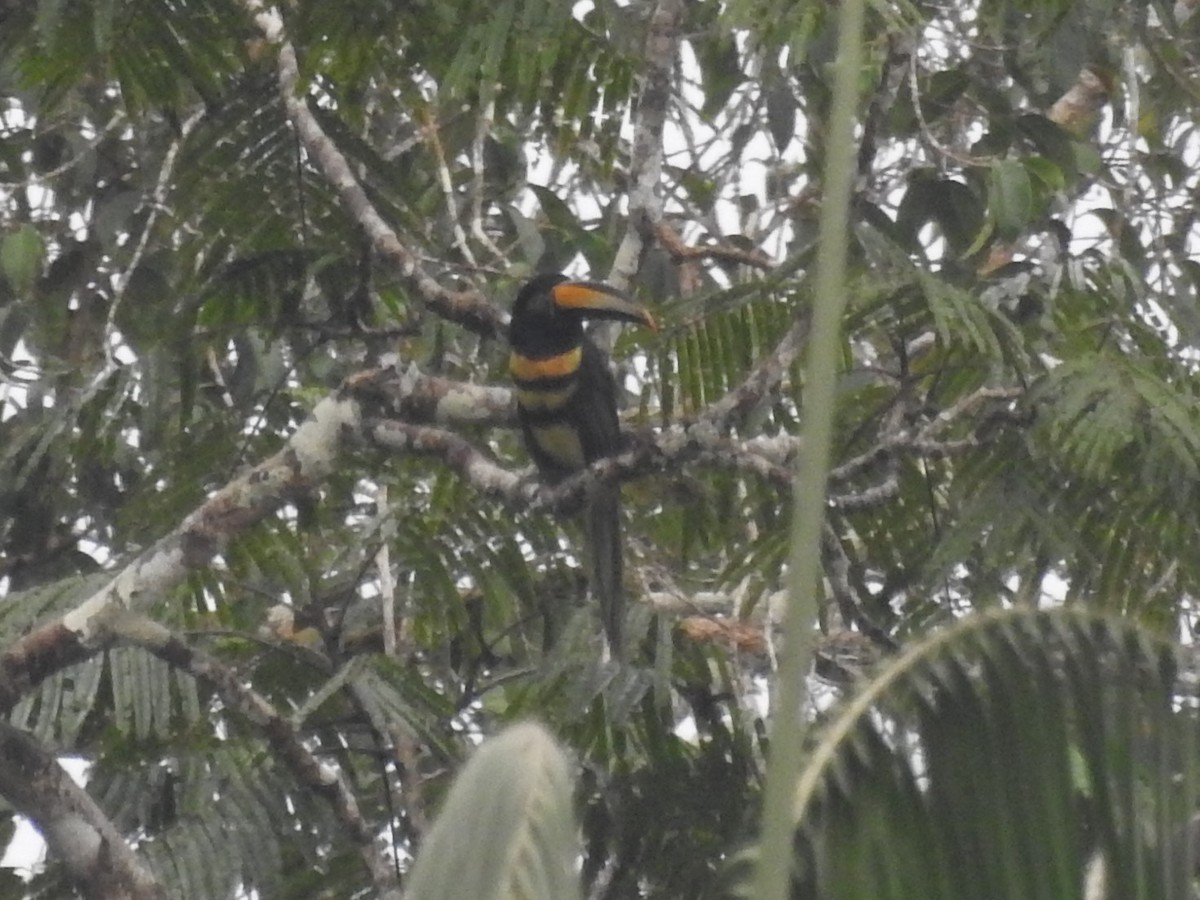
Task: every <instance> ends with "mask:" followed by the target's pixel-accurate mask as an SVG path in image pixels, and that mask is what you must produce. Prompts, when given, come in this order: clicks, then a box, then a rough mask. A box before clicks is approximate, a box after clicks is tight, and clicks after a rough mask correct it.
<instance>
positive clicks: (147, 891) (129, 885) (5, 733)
mask: <svg viewBox="0 0 1200 900" xmlns="http://www.w3.org/2000/svg"><path fill="white" fill-rule="evenodd" d="M0 795H3V796H4V797H5V799H7V800H8V801H9V802H10V803H12V805H13V806H14V807H15V808H16V809H17V810H18V811H19V812H20V813H21V814H22V815H25V816H27V817H28V818H29V819H30V820H31V821H32V822H33V823H34V824H35V825H36V826H37V828H38V831H40V832H41V834H42V837H43V838H45V839H46V844H47V845H48V846H49V848H50V852H51V853H53V854H54V856H55V857H57V858H58V859H60V860H62V862H63V864H64V865H66V867H67V871H68V872H70V873H71V877H72V878H73V879H74V880H75V882H76V884H77V885H78V886H79V889H80V890H81V891H82V893H83V895H84V896H85V897H88V898H92V900H164V898H166V896H167V893H166V891H165V890H164V889H163V887H162V885H160V884H159V883H158V880H157V879H156V878H155V877H154V875H153V874H151V873H150V871H149V870H147V869H146V868H145V867H144V866H143V865H142V864H141V862H140V861H139V860H138V858H137V855H136V854H135V853H134V852H133V850H131V849H130V848H129V845H128V844H126V843H125V838H124V837H123V836H122V835H121V833H120V832H119V831H117V828H116V826H114V825H113V824H112V822H111V821H109V819H108V817H107V816H106V815H105V814H104V812H103V811H102V810H101V809H100V807H99V806H97V805H96V802H95V801H94V800H93V799H92V798H91V797H90V796H88V793H87V791H85V790H84V789H83V788H81V787H80V786H79V785H77V784H76V783H75V782H74V781H72V780H71V776H70V775H68V774H67V772H66V770H64V769H63V767H62V765H61V764H60V763H59V762H58V760H57V759H56V758H55V756H54V754H53V753H51V752H50V751H49V750H47V749H46V748H45V747H43V746H42V745H41V744H40V743H38V742H37V741H36V740H34V739H33V738H32V737H31V736H30V735H28V734H26V733H25V732H23V731H20V730H19V729H17V728H14V727H13V726H11V725H9V724H8V723H7V722H0Z"/></svg>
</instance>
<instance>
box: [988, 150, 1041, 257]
mask: <svg viewBox="0 0 1200 900" xmlns="http://www.w3.org/2000/svg"><path fill="white" fill-rule="evenodd" d="M988 208H989V211H990V212H991V215H992V220H993V221H994V222H995V223H996V231H997V232H998V233H999V235H1000V237H1002V238H1004V239H1005V240H1012V239H1013V238H1015V237H1017V235H1019V234H1020V233H1021V232H1022V231H1024V230H1025V228H1026V227H1027V226H1028V225H1029V222H1030V220H1031V219H1032V217H1033V185H1032V184H1031V182H1030V180H1029V172H1028V171H1026V169H1025V166H1023V165H1022V164H1021V163H1020V162H1018V161H1016V160H1012V159H1004V160H1001V161H999V162H998V163H996V164H995V165H994V166H993V167H992V172H991V177H990V179H989V181H988Z"/></svg>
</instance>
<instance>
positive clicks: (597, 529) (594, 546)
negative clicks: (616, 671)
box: [587, 482, 625, 658]
mask: <svg viewBox="0 0 1200 900" xmlns="http://www.w3.org/2000/svg"><path fill="white" fill-rule="evenodd" d="M587 530H588V546H589V547H590V548H591V557H592V593H593V594H594V595H595V596H596V598H597V600H598V601H599V603H600V618H601V619H602V620H603V622H604V633H605V634H606V635H608V644H609V648H610V649H611V650H612V654H613V656H614V657H617V658H620V657H621V655H622V646H623V645H622V637H623V635H622V632H623V630H624V626H625V564H624V560H623V559H622V546H621V484H620V482H609V483H606V484H598V485H596V486H595V487H594V488H593V489H592V491H591V495H590V496H589V497H588V504H587Z"/></svg>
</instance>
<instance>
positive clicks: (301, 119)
mask: <svg viewBox="0 0 1200 900" xmlns="http://www.w3.org/2000/svg"><path fill="white" fill-rule="evenodd" d="M243 5H244V6H245V8H246V9H247V10H248V11H249V12H250V14H251V15H253V16H254V20H255V22H257V24H258V27H259V28H260V29H261V30H262V32H263V35H264V36H265V37H266V39H267V41H269V42H270V43H271V44H273V45H274V46H275V48H276V50H277V52H278V57H277V59H278V75H279V93H280V95H281V97H282V98H283V105H284V108H285V110H286V111H287V117H288V119H289V120H290V121H291V123H292V127H293V128H295V129H296V134H297V135H298V136H299V138H300V143H301V144H303V146H304V149H305V150H306V151H307V152H308V154H309V155H310V156H312V158H313V159H315V160H316V161H317V164H318V165H319V166H320V169H321V171H322V172H323V173H324V175H325V178H326V180H328V182H329V183H330V185H332V187H333V189H334V191H336V193H337V195H338V199H340V200H341V202H342V206H343V207H345V209H346V212H347V213H349V215H350V216H351V218H353V219H354V221H355V222H357V223H358V224H359V225H360V226H362V229H363V231H364V232H365V233H366V234H367V236H368V238H369V239H370V241H371V245H372V246H373V247H374V248H375V251H376V252H377V253H378V254H379V255H380V257H381V258H382V259H384V260H386V261H387V262H389V263H390V264H392V265H394V266H395V267H396V269H397V270H398V271H399V273H400V275H401V276H402V277H403V278H404V279H405V280H406V281H407V282H408V283H409V285H410V286H411V287H412V288H413V289H414V290H415V291H416V293H417V295H418V296H419V297H420V298H421V300H422V301H423V302H424V303H425V305H426V306H427V307H428V308H429V309H431V310H432V311H433V312H434V313H436V314H437V315H439V316H441V317H442V318H444V319H447V320H449V321H451V322H455V323H457V324H459V325H461V326H463V327H464V328H466V329H468V330H470V331H473V332H475V333H476V334H479V335H482V336H484V337H500V336H501V335H503V334H504V331H505V327H506V325H507V319H508V316H507V315H506V314H505V313H503V312H501V311H500V309H498V308H497V307H496V306H493V305H492V304H491V303H489V302H488V301H487V300H486V299H484V298H483V297H482V296H480V295H479V294H478V293H476V292H474V291H453V290H450V289H449V288H445V287H443V286H442V285H440V284H438V282H437V281H436V280H435V279H434V278H433V277H432V276H431V275H429V274H428V273H427V272H426V271H425V270H424V268H423V267H422V266H421V261H420V257H419V255H418V253H417V252H416V251H414V250H413V249H412V248H410V247H407V246H405V244H404V243H403V242H402V241H401V240H400V238H399V237H398V236H397V235H396V232H395V231H394V230H393V229H392V228H391V226H389V225H388V224H387V222H385V221H384V219H383V217H382V216H381V215H380V214H379V212H378V210H376V209H375V206H374V205H373V204H372V203H371V200H370V198H369V197H368V196H367V192H366V191H365V190H363V187H362V185H361V184H360V183H359V181H358V179H357V178H356V177H355V176H354V172H353V171H352V170H351V168H350V164H349V162H347V160H346V157H345V156H343V155H342V152H341V151H340V150H338V148H337V146H336V145H335V144H334V142H333V141H332V140H331V139H330V138H329V136H328V135H327V134H325V131H324V129H322V128H321V125H320V123H319V122H317V120H316V117H315V116H313V114H312V112H311V111H310V110H309V108H308V104H307V103H306V102H305V97H304V95H303V93H302V92H301V91H300V70H299V65H298V63H297V61H296V50H295V48H294V47H293V46H292V44H291V42H290V41H288V40H287V38H286V36H285V35H284V33H283V20H282V18H281V17H280V15H279V12H278V11H277V10H276V9H274V8H268V9H264V8H263V7H262V6H261V4H260V3H259V2H258V0H243Z"/></svg>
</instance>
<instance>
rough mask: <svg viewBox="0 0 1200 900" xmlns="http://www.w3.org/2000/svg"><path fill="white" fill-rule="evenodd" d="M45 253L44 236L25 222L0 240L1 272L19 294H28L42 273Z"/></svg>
mask: <svg viewBox="0 0 1200 900" xmlns="http://www.w3.org/2000/svg"><path fill="white" fill-rule="evenodd" d="M45 254H46V247H45V245H44V244H43V243H42V236H41V235H40V234H38V231H37V229H36V228H34V227H33V226H32V225H30V224H29V223H25V224H24V225H21V226H19V227H18V228H17V229H16V230H15V231H10V232H9V233H8V234H6V235H5V236H4V239H3V240H0V273H2V274H3V275H4V277H5V278H6V279H7V280H8V283H9V284H10V285H12V287H13V289H14V290H16V292H17V293H18V294H27V293H29V292H30V291H31V290H32V289H33V285H34V283H35V282H36V281H37V278H38V276H39V275H41V274H42V260H43V259H44V257H45Z"/></svg>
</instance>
